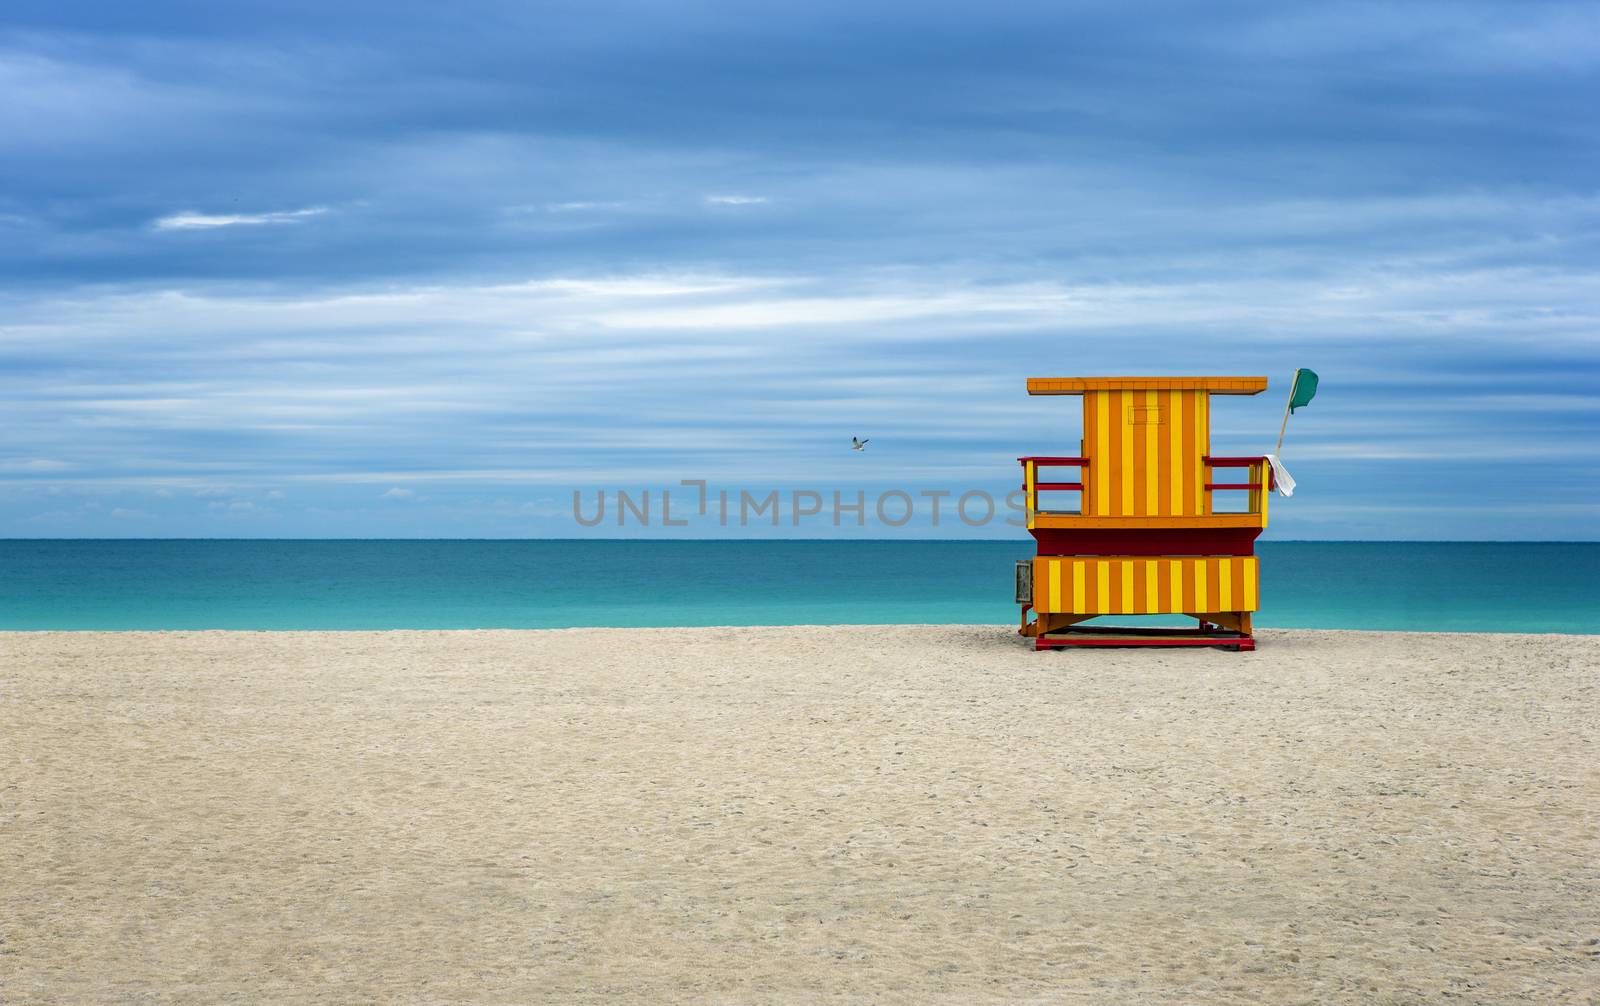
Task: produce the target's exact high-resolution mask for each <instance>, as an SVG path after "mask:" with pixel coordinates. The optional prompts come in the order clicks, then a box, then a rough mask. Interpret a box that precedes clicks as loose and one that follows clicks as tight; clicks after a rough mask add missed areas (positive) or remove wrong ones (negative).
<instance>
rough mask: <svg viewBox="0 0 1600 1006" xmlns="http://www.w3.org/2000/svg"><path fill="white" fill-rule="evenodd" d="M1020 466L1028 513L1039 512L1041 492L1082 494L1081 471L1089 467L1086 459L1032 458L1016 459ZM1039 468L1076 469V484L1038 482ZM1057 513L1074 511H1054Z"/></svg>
mask: <svg viewBox="0 0 1600 1006" xmlns="http://www.w3.org/2000/svg"><path fill="white" fill-rule="evenodd" d="M1017 461H1018V462H1020V463H1021V464H1022V491H1023V492H1025V493H1026V494H1027V506H1028V513H1030V514H1034V513H1038V512H1040V511H1039V494H1040V493H1041V492H1052V491H1054V492H1078V493H1081V492H1083V470H1084V469H1085V468H1087V467H1089V459H1088V458H1065V457H1043V456H1034V457H1026V458H1018V459H1017ZM1040 468H1076V469H1078V481H1076V482H1040V481H1039V480H1038V473H1039V469H1040ZM1056 512H1058V513H1065V512H1076V511H1056Z"/></svg>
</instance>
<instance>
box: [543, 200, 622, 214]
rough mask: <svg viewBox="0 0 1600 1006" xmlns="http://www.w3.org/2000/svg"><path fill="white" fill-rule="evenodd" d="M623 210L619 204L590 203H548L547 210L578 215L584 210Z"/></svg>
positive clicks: (581, 201)
mask: <svg viewBox="0 0 1600 1006" xmlns="http://www.w3.org/2000/svg"><path fill="white" fill-rule="evenodd" d="M621 208H622V204H621V203H619V202H589V201H583V200H580V201H577V202H570V203H546V204H545V209H546V210H548V211H549V212H551V213H577V212H581V211H583V210H618V209H621Z"/></svg>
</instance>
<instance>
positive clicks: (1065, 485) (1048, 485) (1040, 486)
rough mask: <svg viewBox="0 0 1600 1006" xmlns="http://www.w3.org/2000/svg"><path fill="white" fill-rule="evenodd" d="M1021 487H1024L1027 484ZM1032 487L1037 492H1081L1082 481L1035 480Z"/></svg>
mask: <svg viewBox="0 0 1600 1006" xmlns="http://www.w3.org/2000/svg"><path fill="white" fill-rule="evenodd" d="M1022 488H1024V489H1026V488H1028V487H1027V486H1023V487H1022ZM1033 488H1034V489H1036V490H1038V491H1039V492H1052V491H1065V490H1071V491H1073V492H1080V493H1081V492H1083V483H1082V482H1035V483H1034V484H1033Z"/></svg>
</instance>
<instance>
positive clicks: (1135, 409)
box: [1083, 389, 1211, 517]
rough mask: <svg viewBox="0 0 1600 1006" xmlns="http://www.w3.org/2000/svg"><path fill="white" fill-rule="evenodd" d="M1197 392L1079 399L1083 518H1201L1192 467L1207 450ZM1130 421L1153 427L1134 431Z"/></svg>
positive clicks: (1201, 500) (1205, 419)
mask: <svg viewBox="0 0 1600 1006" xmlns="http://www.w3.org/2000/svg"><path fill="white" fill-rule="evenodd" d="M1209 398H1210V396H1209V395H1207V394H1206V393H1205V392H1196V391H1158V390H1149V389H1139V390H1133V391H1095V392H1089V393H1087V394H1085V395H1084V396H1083V444H1084V449H1085V450H1087V451H1088V452H1089V458H1090V464H1089V469H1088V471H1087V472H1085V473H1084V474H1085V479H1084V481H1085V484H1086V487H1087V494H1086V495H1087V499H1086V500H1085V502H1084V509H1083V512H1084V513H1085V514H1088V515H1091V516H1095V517H1174V516H1177V517H1190V516H1195V515H1197V514H1203V513H1206V512H1207V509H1206V502H1207V500H1206V491H1205V482H1206V479H1205V473H1204V470H1203V466H1202V465H1201V463H1200V459H1201V458H1202V457H1203V456H1205V455H1206V454H1207V453H1208V452H1209V451H1210V449H1211V436H1210V434H1211V422H1210V414H1211V410H1210V407H1209ZM1136 415H1139V416H1142V417H1144V418H1147V419H1148V418H1152V417H1154V418H1156V421H1155V422H1142V423H1139V424H1137V425H1136V424H1135V423H1134V417H1135V416H1136Z"/></svg>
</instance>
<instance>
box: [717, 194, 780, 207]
mask: <svg viewBox="0 0 1600 1006" xmlns="http://www.w3.org/2000/svg"><path fill="white" fill-rule="evenodd" d="M768 201H769V200H768V199H767V197H766V196H706V202H708V203H710V204H711V205H713V206H754V205H756V204H757V203H765V202H768Z"/></svg>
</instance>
